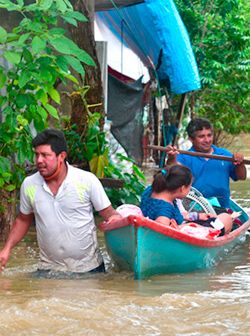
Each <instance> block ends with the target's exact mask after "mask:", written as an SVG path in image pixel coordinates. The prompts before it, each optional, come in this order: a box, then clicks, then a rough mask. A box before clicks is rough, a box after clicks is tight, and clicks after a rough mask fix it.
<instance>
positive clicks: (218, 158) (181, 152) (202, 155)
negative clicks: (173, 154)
mask: <svg viewBox="0 0 250 336" xmlns="http://www.w3.org/2000/svg"><path fill="white" fill-rule="evenodd" d="M147 147H148V148H151V149H153V150H159V151H162V152H166V151H167V149H166V147H163V146H154V145H148V146H147ZM177 150H178V152H179V153H180V154H186V155H190V156H200V157H205V158H207V159H214V160H223V161H230V162H235V160H234V159H233V158H232V157H229V156H224V155H217V154H207V153H201V152H190V151H186V150H182V149H177ZM242 163H244V164H247V165H248V164H250V160H246V159H245V160H243V161H242Z"/></svg>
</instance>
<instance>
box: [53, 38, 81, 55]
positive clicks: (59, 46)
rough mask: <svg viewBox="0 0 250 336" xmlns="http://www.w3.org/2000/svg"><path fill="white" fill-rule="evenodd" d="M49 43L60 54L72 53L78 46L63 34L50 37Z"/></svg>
mask: <svg viewBox="0 0 250 336" xmlns="http://www.w3.org/2000/svg"><path fill="white" fill-rule="evenodd" d="M49 43H50V44H51V45H52V46H53V47H54V48H55V49H56V50H57V51H59V52H60V53H62V54H67V55H70V54H73V53H74V51H75V50H77V49H79V47H78V46H77V45H76V44H75V43H74V42H73V41H71V40H70V39H68V38H67V37H65V36H61V37H56V38H50V37H49Z"/></svg>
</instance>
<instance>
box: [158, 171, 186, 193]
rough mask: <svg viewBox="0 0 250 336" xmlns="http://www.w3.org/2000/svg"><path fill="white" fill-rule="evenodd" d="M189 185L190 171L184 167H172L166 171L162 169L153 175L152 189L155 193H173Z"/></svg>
mask: <svg viewBox="0 0 250 336" xmlns="http://www.w3.org/2000/svg"><path fill="white" fill-rule="evenodd" d="M191 183H192V173H191V170H190V169H189V168H188V167H186V166H182V165H174V166H171V167H170V168H169V169H168V171H166V170H165V169H162V170H160V171H158V172H157V173H156V174H155V175H154V181H153V183H152V189H153V191H154V192H156V193H160V192H162V191H175V190H176V189H178V188H180V187H182V186H189V185H190V184H191Z"/></svg>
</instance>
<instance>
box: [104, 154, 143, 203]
mask: <svg viewBox="0 0 250 336" xmlns="http://www.w3.org/2000/svg"><path fill="white" fill-rule="evenodd" d="M116 156H117V160H118V162H117V163H112V164H110V165H109V166H107V167H106V168H105V176H106V177H111V178H116V179H122V180H123V181H124V187H123V188H121V189H107V190H106V192H107V194H108V196H109V198H110V200H111V202H112V204H113V206H115V207H118V206H119V205H121V204H135V205H139V203H140V195H141V194H142V192H143V191H144V189H145V183H146V178H145V175H144V173H143V172H142V171H141V170H140V168H139V167H138V166H137V165H136V164H135V162H134V160H132V159H130V158H127V157H125V156H123V155H121V154H117V155H116ZM128 164H131V168H130V170H129V171H128V169H127V167H128ZM126 170H127V171H126Z"/></svg>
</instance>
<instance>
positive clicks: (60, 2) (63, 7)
mask: <svg viewBox="0 0 250 336" xmlns="http://www.w3.org/2000/svg"><path fill="white" fill-rule="evenodd" d="M56 5H57V8H58V10H59V11H60V12H62V13H65V12H66V11H67V9H68V8H67V5H66V4H65V2H64V1H63V0H56Z"/></svg>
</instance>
